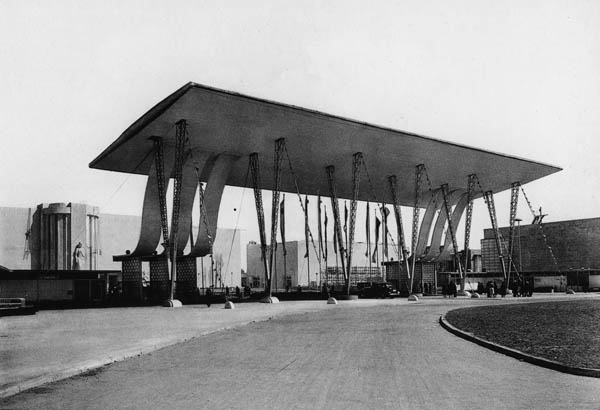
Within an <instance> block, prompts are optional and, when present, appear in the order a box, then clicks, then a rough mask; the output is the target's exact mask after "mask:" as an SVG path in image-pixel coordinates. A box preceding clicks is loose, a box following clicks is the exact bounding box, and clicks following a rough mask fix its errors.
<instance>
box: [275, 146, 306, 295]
mask: <svg viewBox="0 0 600 410" xmlns="http://www.w3.org/2000/svg"><path fill="white" fill-rule="evenodd" d="M284 150H285V138H280V139H278V140H277V141H275V154H274V157H273V159H274V164H273V174H274V181H273V201H272V203H271V252H270V253H269V272H271V275H272V272H273V270H274V269H273V260H274V256H275V252H276V250H277V222H278V221H279V194H280V192H281V163H282V161H283V155H282V154H283V151H284ZM307 245H308V244H307ZM309 271H310V268H309ZM309 285H310V283H309ZM268 295H269V296H271V287H270V286H269V293H268Z"/></svg>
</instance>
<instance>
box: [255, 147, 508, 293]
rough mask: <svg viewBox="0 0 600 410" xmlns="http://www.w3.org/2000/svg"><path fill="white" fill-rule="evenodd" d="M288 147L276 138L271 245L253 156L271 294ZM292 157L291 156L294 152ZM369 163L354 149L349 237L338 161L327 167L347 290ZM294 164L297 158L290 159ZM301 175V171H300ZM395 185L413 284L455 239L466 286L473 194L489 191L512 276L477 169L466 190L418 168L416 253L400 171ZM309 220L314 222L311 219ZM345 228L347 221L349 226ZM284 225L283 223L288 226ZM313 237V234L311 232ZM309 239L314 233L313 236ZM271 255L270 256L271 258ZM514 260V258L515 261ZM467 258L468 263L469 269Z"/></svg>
mask: <svg viewBox="0 0 600 410" xmlns="http://www.w3.org/2000/svg"><path fill="white" fill-rule="evenodd" d="M284 152H287V151H286V146H285V140H284V139H278V140H277V141H276V143H275V154H274V182H273V203H272V215H271V221H272V226H271V238H270V239H271V241H270V246H269V245H268V244H267V238H266V232H265V219H264V209H263V202H262V195H261V188H262V186H261V185H260V175H259V159H258V154H257V153H254V154H252V155H251V156H250V165H249V172H250V173H251V174H252V181H253V188H254V194H255V203H256V210H257V216H258V223H259V232H260V241H261V253H262V255H261V256H262V260H263V262H264V270H265V284H266V286H265V292H266V294H267V295H268V296H271V289H272V287H271V279H272V276H273V274H272V273H273V266H274V265H273V260H274V254H275V249H276V232H277V223H278V220H279V218H278V211H279V209H280V203H279V198H280V189H281V186H280V181H281V172H282V167H281V164H282V160H283V154H284ZM288 160H289V156H288ZM363 167H365V168H366V165H365V161H364V157H363V154H362V153H360V152H357V153H355V154H354V155H353V159H352V197H351V201H350V218H349V231H348V236H347V242H346V243H345V241H344V240H343V239H342V238H343V236H342V228H341V226H342V225H341V215H340V208H339V203H338V194H337V184H336V175H335V167H334V166H333V165H329V166H326V167H325V172H326V177H327V181H328V186H329V194H330V198H331V209H332V211H333V218H334V242H336V243H335V246H336V247H337V249H338V252H339V254H340V261H341V268H342V272H343V275H344V281H345V291H346V292H347V293H349V292H350V273H351V269H352V257H353V253H352V250H353V243H354V233H355V223H356V211H357V200H358V196H359V187H360V171H361V168H363ZM290 168H291V164H290ZM294 178H295V176H294ZM424 181H427V184H428V186H429V187H428V191H429V192H430V195H431V199H430V201H429V205H428V206H427V208H426V210H425V214H424V216H423V218H422V220H421V218H420V211H421V208H420V206H419V204H420V203H421V202H422V199H423V198H422V195H423V191H424V190H423V184H424ZM294 182H295V184H296V189H297V191H298V192H297V193H298V197H299V199H300V204H301V206H302V208H303V211H304V214H305V216H306V215H307V211H306V209H305V207H306V204H303V203H302V200H301V198H300V190H299V187H298V181H297V180H295V181H294ZM388 184H389V190H390V194H391V198H392V202H393V203H392V205H393V209H394V216H395V220H396V229H397V236H398V246H399V250H398V253H399V255H398V256H399V259H400V260H401V261H402V264H403V266H404V269H405V270H406V272H407V274H408V277H409V279H410V288H409V289H413V287H414V277H415V265H416V262H417V260H419V261H424V262H432V261H437V260H445V259H447V258H448V257H450V256H451V255H450V245H451V246H452V249H453V250H454V251H453V257H454V259H455V266H456V267H457V270H458V273H459V277H460V278H461V287H462V289H464V286H465V272H464V269H466V266H468V259H467V258H468V254H469V252H468V248H469V241H470V234H471V220H472V216H473V200H474V199H475V197H476V196H477V195H479V194H481V195H482V196H483V198H484V199H485V202H486V204H487V206H488V211H489V215H490V220H491V222H492V227H493V230H494V233H495V238H496V244H497V247H498V255H499V257H500V264H501V266H502V270H503V275H504V278H505V279H507V280H508V276H509V275H510V268H509V270H508V271H507V269H506V265H505V262H504V252H503V249H502V240H501V238H500V234H499V230H498V224H497V219H496V209H495V205H494V196H493V192H492V191H486V192H484V191H483V189H482V188H481V184H480V182H479V179H478V178H477V175H475V174H472V175H469V176H468V179H467V184H466V185H467V189H466V192H463V191H461V190H454V191H450V188H449V186H448V184H442V185H441V186H440V187H439V188H438V189H435V190H434V189H432V187H431V181H430V179H429V176H428V174H427V168H426V166H425V165H424V164H419V165H417V166H416V168H415V198H414V200H415V202H414V208H413V219H412V247H411V251H412V255H411V254H409V251H408V248H407V243H406V236H405V234H404V225H403V220H402V213H401V208H400V204H399V199H398V182H397V176H396V175H390V176H389V177H388ZM476 187H478V188H479V192H477V190H476ZM519 187H520V184H519V183H518V182H516V183H514V184H512V190H513V191H512V192H513V197H512V200H511V214H510V215H511V216H510V226H511V240H512V229H513V227H514V223H515V217H516V193H515V192H517V191H518V188H519ZM465 210H466V223H465V240H464V246H465V252H464V254H465V260H464V261H461V260H460V257H459V252H458V242H457V238H456V228H457V226H458V223H459V221H460V219H461V218H462V215H463V213H465ZM319 211H320V198H319ZM436 215H437V216H438V217H437V220H436V222H435V226H434V225H433V223H434V219H435V216H436ZM320 221H321V219H320V216H319V232H321V222H320ZM306 225H308V224H306ZM344 228H345V227H344ZM282 229H283V228H282ZM444 231H445V232H446V239H445V240H444V247H443V248H441V247H440V246H431V247H430V248H429V250H428V251H426V248H427V242H428V239H429V237H430V234H431V235H432V243H433V244H435V243H437V244H441V243H442V236H443V232H444ZM319 238H321V234H319ZM311 240H312V237H311ZM307 241H308V236H307ZM509 248H510V249H511V251H509V252H508V255H509V258H510V255H512V241H511V242H510V244H509ZM267 261H268V262H267ZM510 263H511V261H509V265H510ZM463 264H464V267H465V268H464V269H463Z"/></svg>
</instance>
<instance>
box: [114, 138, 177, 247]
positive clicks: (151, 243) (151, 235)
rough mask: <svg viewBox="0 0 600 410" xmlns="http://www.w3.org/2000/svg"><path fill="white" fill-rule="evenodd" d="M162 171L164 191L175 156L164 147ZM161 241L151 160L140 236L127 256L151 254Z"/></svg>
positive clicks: (153, 163) (158, 210) (158, 211)
mask: <svg viewBox="0 0 600 410" xmlns="http://www.w3.org/2000/svg"><path fill="white" fill-rule="evenodd" d="M163 158H164V164H163V172H164V178H165V193H166V192H167V188H168V187H169V181H170V176H171V173H172V172H173V167H174V165H175V157H174V153H173V149H172V148H171V149H170V148H169V147H168V146H165V147H164V153H163ZM161 241H162V230H161V225H160V201H159V200H158V178H157V177H156V162H155V161H152V166H151V167H150V171H149V172H148V181H147V182H146V192H145V194H144V205H143V208H142V226H141V228H140V238H139V239H138V243H137V246H136V247H135V249H134V250H133V252H131V254H129V255H122V256H127V257H133V256H136V257H139V256H148V255H152V254H153V253H154V251H155V250H156V248H157V246H158V244H159V243H160V242H161Z"/></svg>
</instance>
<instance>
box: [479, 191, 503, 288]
mask: <svg viewBox="0 0 600 410" xmlns="http://www.w3.org/2000/svg"><path fill="white" fill-rule="evenodd" d="M483 197H484V199H485V203H486V204H487V207H488V211H489V213H490V220H491V221H492V228H493V230H494V238H495V239H496V249H497V250H498V258H499V259H500V266H501V268H502V275H503V276H504V279H505V280H506V266H504V255H503V253H502V243H501V242H500V232H499V231H498V220H497V219H496V206H495V205H494V193H493V192H492V191H487V192H485V193H484V194H483Z"/></svg>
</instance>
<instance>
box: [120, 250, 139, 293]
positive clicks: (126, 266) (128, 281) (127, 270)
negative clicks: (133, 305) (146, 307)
mask: <svg viewBox="0 0 600 410" xmlns="http://www.w3.org/2000/svg"><path fill="white" fill-rule="evenodd" d="M121 269H122V272H123V295H124V296H125V297H126V298H128V299H130V300H141V299H142V260H141V259H139V258H131V259H127V260H124V261H122V268H121Z"/></svg>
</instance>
